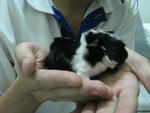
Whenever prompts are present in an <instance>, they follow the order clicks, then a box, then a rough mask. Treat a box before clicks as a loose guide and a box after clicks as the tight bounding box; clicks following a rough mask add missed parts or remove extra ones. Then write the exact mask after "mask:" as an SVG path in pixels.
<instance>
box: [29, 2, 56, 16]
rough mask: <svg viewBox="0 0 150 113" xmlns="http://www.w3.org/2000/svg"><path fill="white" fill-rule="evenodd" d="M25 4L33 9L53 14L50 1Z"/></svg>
mask: <svg viewBox="0 0 150 113" xmlns="http://www.w3.org/2000/svg"><path fill="white" fill-rule="evenodd" d="M27 3H28V4H29V5H30V6H31V7H32V8H34V9H36V10H38V11H41V12H44V13H48V14H53V13H54V12H53V9H52V7H51V6H52V1H51V0H27Z"/></svg>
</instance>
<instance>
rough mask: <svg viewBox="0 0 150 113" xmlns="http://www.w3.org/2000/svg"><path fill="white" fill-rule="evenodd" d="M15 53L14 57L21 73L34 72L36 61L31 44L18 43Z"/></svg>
mask: <svg viewBox="0 0 150 113" xmlns="http://www.w3.org/2000/svg"><path fill="white" fill-rule="evenodd" d="M15 53H16V59H17V61H18V64H19V66H20V68H21V70H22V71H23V73H24V74H26V75H32V74H33V73H34V72H35V66H36V62H35V56H34V54H33V47H32V46H31V44H29V43H22V44H19V45H18V46H17V47H16V50H15Z"/></svg>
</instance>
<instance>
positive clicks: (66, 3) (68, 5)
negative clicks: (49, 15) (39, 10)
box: [52, 0, 91, 13]
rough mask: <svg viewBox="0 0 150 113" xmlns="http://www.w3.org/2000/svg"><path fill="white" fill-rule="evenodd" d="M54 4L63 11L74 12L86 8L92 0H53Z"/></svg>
mask: <svg viewBox="0 0 150 113" xmlns="http://www.w3.org/2000/svg"><path fill="white" fill-rule="evenodd" d="M52 1H53V4H54V6H55V7H56V8H57V9H58V10H60V11H61V12H63V13H73V12H79V11H82V10H85V9H86V8H87V7H88V5H89V4H90V2H91V0H61V1H60V0H52Z"/></svg>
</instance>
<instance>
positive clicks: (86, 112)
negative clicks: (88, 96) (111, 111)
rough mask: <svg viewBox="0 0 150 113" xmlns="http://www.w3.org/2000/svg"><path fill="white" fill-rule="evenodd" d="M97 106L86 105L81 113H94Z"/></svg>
mask: <svg viewBox="0 0 150 113" xmlns="http://www.w3.org/2000/svg"><path fill="white" fill-rule="evenodd" d="M96 107H97V105H96V104H94V103H87V104H86V105H85V106H84V108H83V109H82V111H81V113H95V112H96Z"/></svg>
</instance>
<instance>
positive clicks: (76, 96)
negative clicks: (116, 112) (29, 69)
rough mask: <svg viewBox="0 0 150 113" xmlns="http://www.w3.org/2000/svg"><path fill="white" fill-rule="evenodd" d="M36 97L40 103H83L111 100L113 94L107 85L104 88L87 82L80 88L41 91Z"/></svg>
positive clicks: (98, 84)
mask: <svg viewBox="0 0 150 113" xmlns="http://www.w3.org/2000/svg"><path fill="white" fill-rule="evenodd" d="M91 92H92V93H91ZM93 92H97V93H93ZM34 95H35V96H36V97H37V99H39V101H40V99H41V100H43V99H45V100H47V99H49V100H53V101H60V100H61V101H62V100H68V101H75V102H82V101H88V100H93V99H100V98H105V99H106V98H108V99H110V98H111V97H112V96H113V93H112V91H111V90H110V89H108V88H107V87H106V86H105V85H103V86H102V84H101V83H96V82H95V83H94V81H86V82H83V85H82V87H80V88H57V89H50V90H39V91H36V92H35V93H34ZM38 97H39V98H38Z"/></svg>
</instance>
